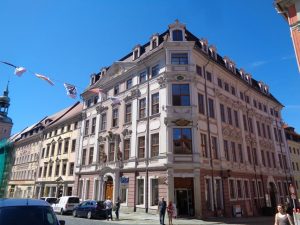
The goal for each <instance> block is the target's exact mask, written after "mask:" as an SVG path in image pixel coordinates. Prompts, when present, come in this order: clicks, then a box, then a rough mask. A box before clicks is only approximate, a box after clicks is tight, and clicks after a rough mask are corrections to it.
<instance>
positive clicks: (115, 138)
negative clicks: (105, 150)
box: [106, 131, 121, 143]
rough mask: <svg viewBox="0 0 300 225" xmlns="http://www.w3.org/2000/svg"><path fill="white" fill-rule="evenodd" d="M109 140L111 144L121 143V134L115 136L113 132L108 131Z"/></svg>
mask: <svg viewBox="0 0 300 225" xmlns="http://www.w3.org/2000/svg"><path fill="white" fill-rule="evenodd" d="M106 138H107V140H108V141H109V142H115V141H116V142H117V143H118V142H120V141H121V138H120V135H119V134H113V133H112V132H111V131H108V135H107V136H106Z"/></svg>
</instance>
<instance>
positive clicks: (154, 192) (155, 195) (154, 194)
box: [151, 179, 159, 206]
mask: <svg viewBox="0 0 300 225" xmlns="http://www.w3.org/2000/svg"><path fill="white" fill-rule="evenodd" d="M158 199H159V192H158V179H151V206H156V205H158Z"/></svg>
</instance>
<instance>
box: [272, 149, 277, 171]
mask: <svg viewBox="0 0 300 225" xmlns="http://www.w3.org/2000/svg"><path fill="white" fill-rule="evenodd" d="M272 160H273V167H274V168H276V163H275V154H274V152H272Z"/></svg>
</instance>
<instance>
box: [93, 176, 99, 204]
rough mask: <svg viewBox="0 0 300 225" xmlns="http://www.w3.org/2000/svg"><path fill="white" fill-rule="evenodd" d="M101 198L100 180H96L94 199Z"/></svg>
mask: <svg viewBox="0 0 300 225" xmlns="http://www.w3.org/2000/svg"><path fill="white" fill-rule="evenodd" d="M98 197H99V180H95V182H94V199H97V200H98Z"/></svg>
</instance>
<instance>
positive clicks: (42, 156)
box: [41, 148, 45, 158]
mask: <svg viewBox="0 0 300 225" xmlns="http://www.w3.org/2000/svg"><path fill="white" fill-rule="evenodd" d="M44 154H45V148H43V150H42V155H41V158H44Z"/></svg>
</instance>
